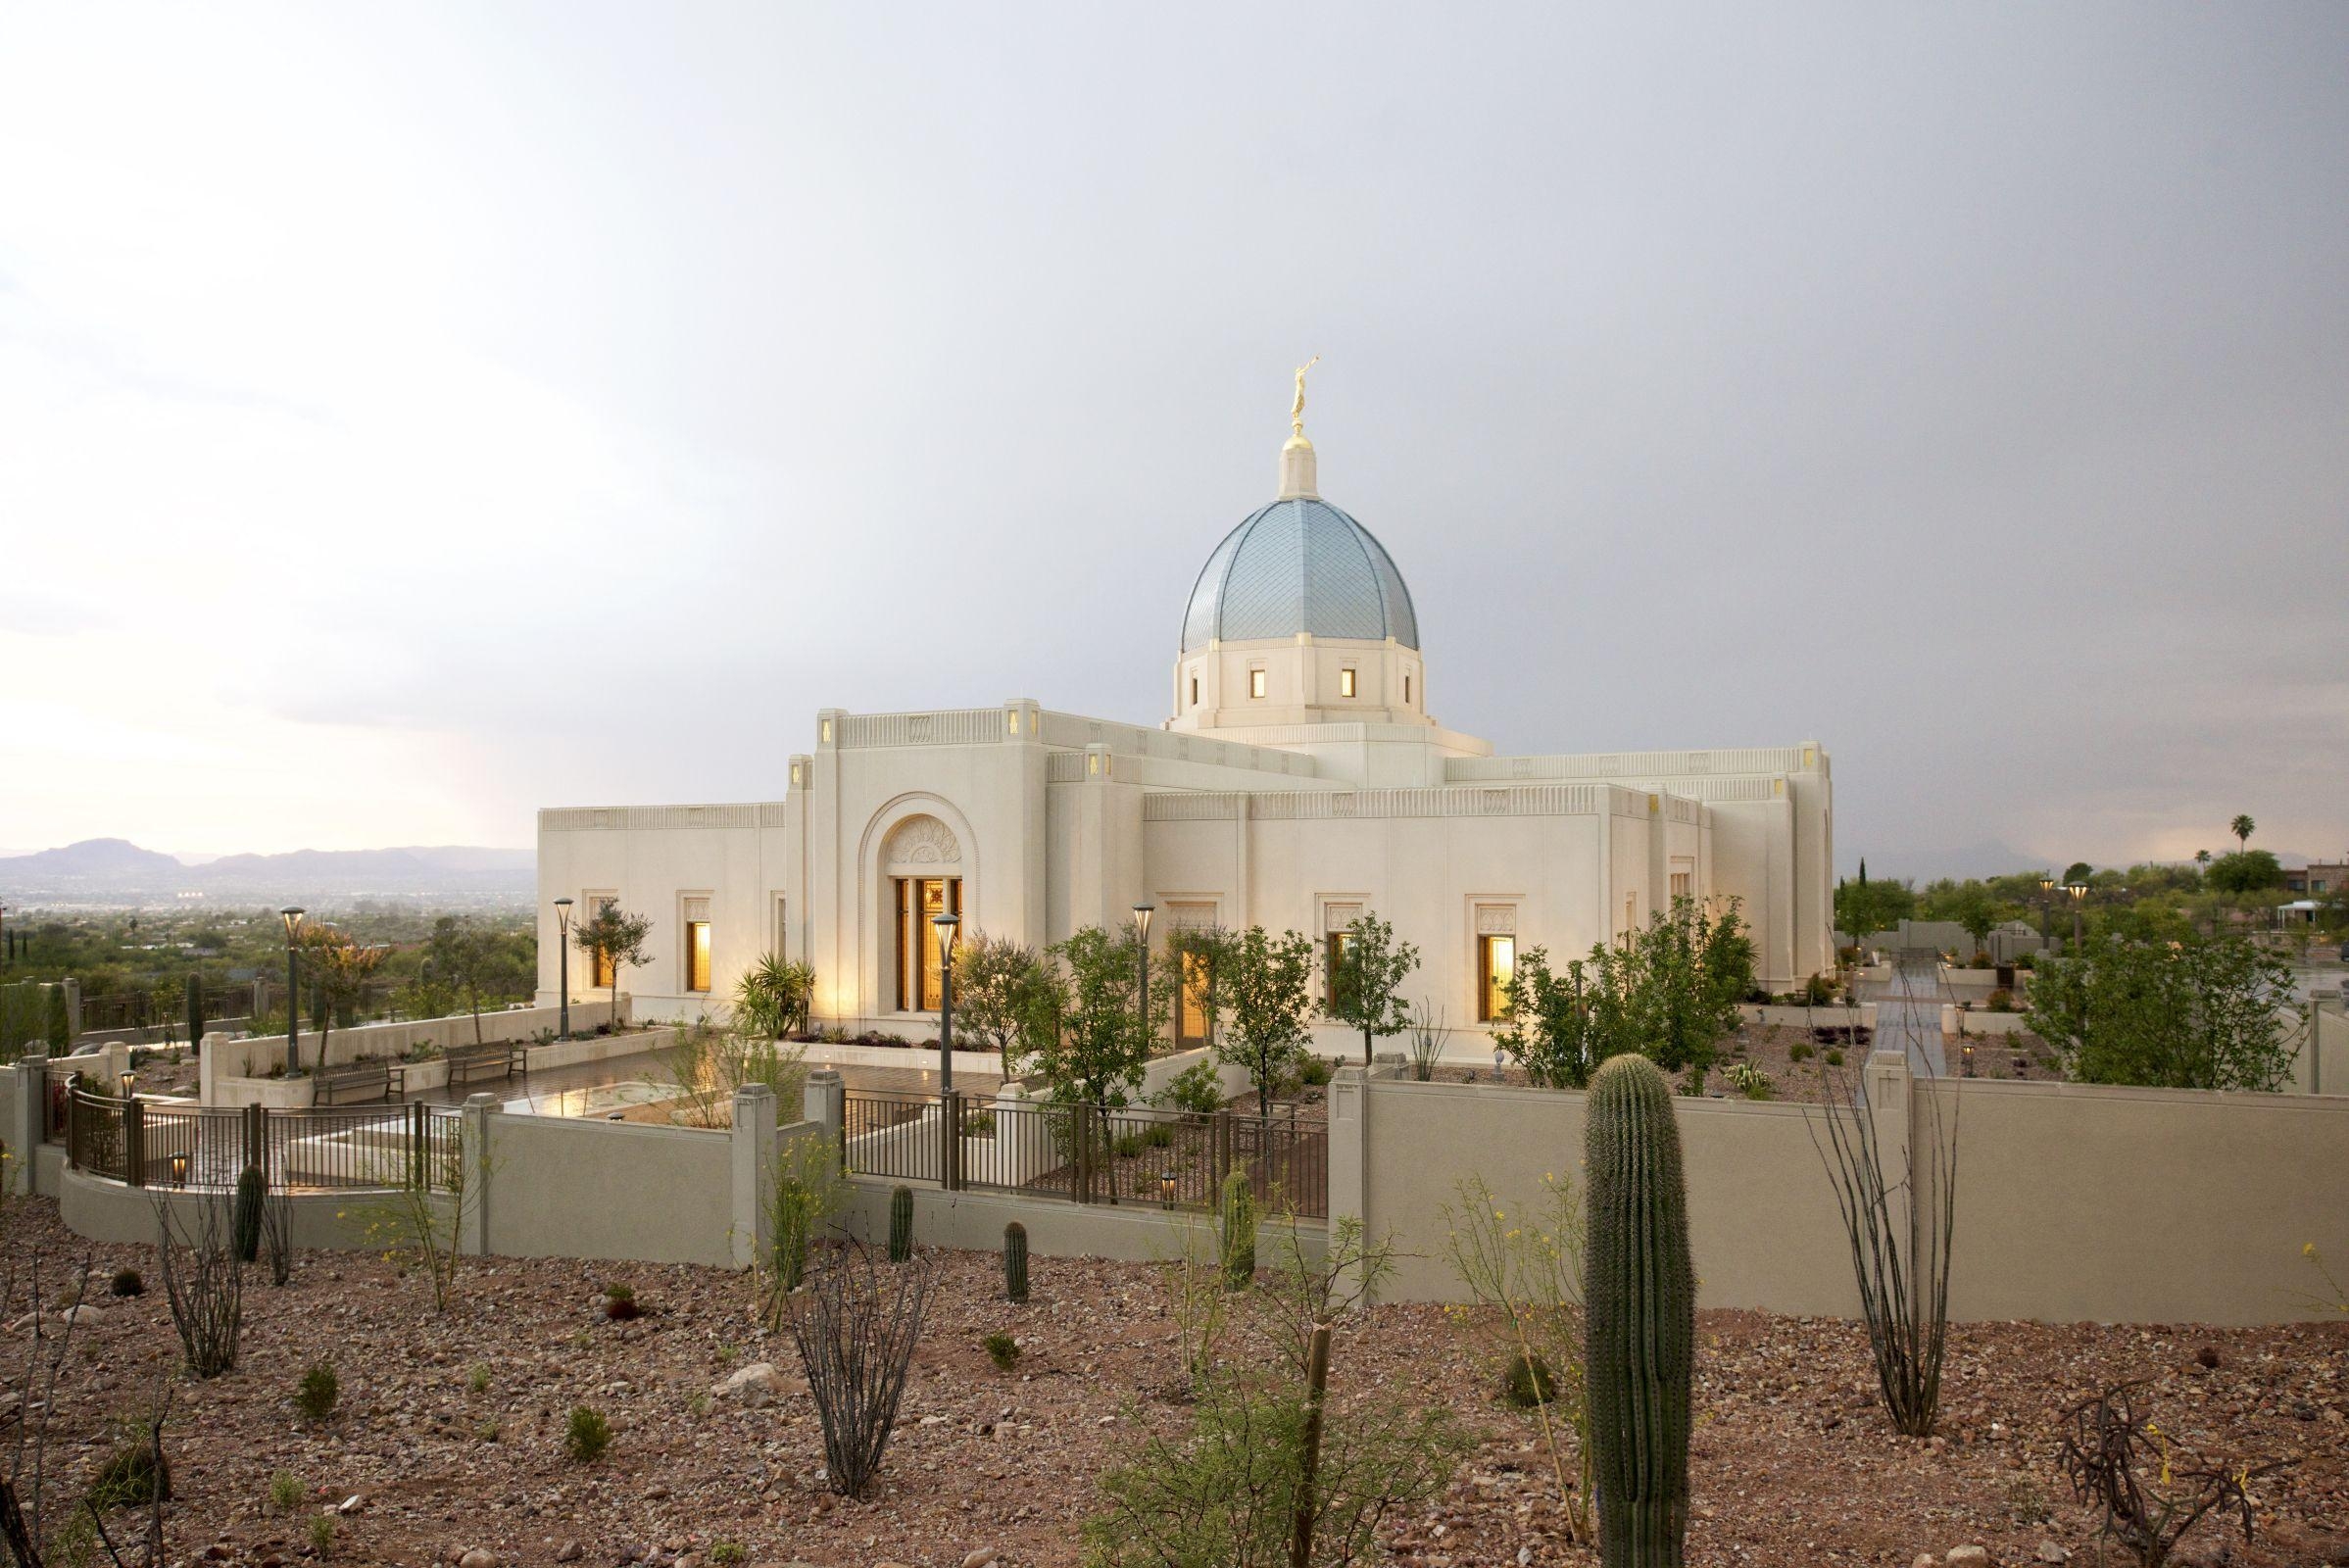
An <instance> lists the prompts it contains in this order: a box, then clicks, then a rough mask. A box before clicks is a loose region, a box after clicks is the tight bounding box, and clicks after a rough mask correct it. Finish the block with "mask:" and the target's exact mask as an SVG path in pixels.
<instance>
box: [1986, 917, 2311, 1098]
mask: <svg viewBox="0 0 2349 1568" xmlns="http://www.w3.org/2000/svg"><path fill="white" fill-rule="evenodd" d="M2026 1021H2027V1022H2028V1023H2029V1025H2030V1027H2031V1030H2032V1031H2033V1032H2034V1033H2036V1034H2037V1035H2038V1036H2039V1037H2040V1038H2041V1039H2043V1040H2045V1041H2046V1042H2047V1043H2048V1044H2050V1045H2052V1046H2054V1047H2055V1048H2056V1050H2057V1051H2058V1052H2059V1053H2061V1054H2062V1056H2063V1058H2064V1072H2065V1076H2066V1077H2068V1078H2070V1079H2072V1080H2073V1081H2074V1082H2077V1083H2093V1084H2135V1085H2140V1086H2144V1087H2148V1088H2157V1089H2249V1090H2275V1089H2280V1088H2281V1087H2282V1086H2283V1083H2284V1080H2285V1078H2286V1077H2287V1076H2288V1075H2289V1073H2290V1072H2291V1066H2292V1059H2293V1056H2294V1054H2295V1052H2296V1049H2297V1040H2298V1035H2299V1028H2296V1027H2295V1024H2296V1023H2297V1024H2298V1025H2299V1026H2300V1027H2301V1028H2304V1027H2305V1022H2306V1020H2305V1018H2302V1017H2301V1016H2300V1014H2299V1011H2298V1008H2297V1006H2296V1005H2295V1004H2294V1001H2293V992H2292V970H2291V966H2290V964H2288V963H2287V962H2286V961H2285V960H2284V959H2283V958H2282V957H2280V956H2276V955H2274V954H2271V953H2267V952H2265V951H2263V950H2262V949H2260V948H2258V947H2256V946H2254V945H2253V944H2252V943H2250V942H2247V941H2244V940H2242V939H2240V938H2234V937H2217V938H2211V937H2203V936H2200V935H2197V934H2195V933H2193V932H2190V931H2188V932H2185V933H2184V934H2182V935H2181V936H2178V937H2175V938H2173V939H2171V940H2168V941H2162V942H2139V941H2129V940H2123V939H2115V940H2110V941H2098V942H2091V943H2087V944H2085V945H2084V946H2083V947H2082V949H2081V950H2080V952H2079V953H2078V954H2074V955H2071V956H2065V957H2061V958H2056V959H2053V960H2050V961H2048V962H2046V963H2044V964H2042V965H2041V966H2040V968H2039V969H2038V970H2037V971H2036V973H2035V974H2034V976H2033V978H2032V980H2031V1009H2030V1011H2029V1013H2028V1014H2027V1015H2026Z"/></svg>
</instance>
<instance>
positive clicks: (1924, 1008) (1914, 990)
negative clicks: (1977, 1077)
mask: <svg viewBox="0 0 2349 1568" xmlns="http://www.w3.org/2000/svg"><path fill="white" fill-rule="evenodd" d="M1941 990H1942V987H1941V972H1940V969H1939V967H1938V966H1937V965H1936V964H1935V963H1934V961H1933V955H1932V954H1920V955H1917V956H1914V957H1902V958H1901V959H1899V960H1898V961H1897V962H1896V963H1895V965H1894V967H1893V970H1892V978H1891V979H1890V980H1888V981H1884V982H1881V983H1879V984H1877V985H1875V986H1872V987H1870V988H1869V991H1870V994H1869V995H1865V996H1863V997H1862V998H1861V1000H1862V1001H1864V1002H1873V1003H1875V1004H1876V1049H1877V1050H1878V1051H1900V1052H1903V1053H1905V1054H1907V1056H1908V1058H1909V1070H1910V1071H1911V1072H1915V1073H1922V1074H1925V1075H1927V1076H1930V1077H1933V1078H1942V1077H1946V1076H1948V1073H1949V1063H1948V1061H1947V1059H1946V1058H1945V1057H1944V1056H1943V1055H1942V1054H1941V1004H1942V1002H1943V1001H1944V1000H1946V999H1944V998H1943V997H1942V995H1941Z"/></svg>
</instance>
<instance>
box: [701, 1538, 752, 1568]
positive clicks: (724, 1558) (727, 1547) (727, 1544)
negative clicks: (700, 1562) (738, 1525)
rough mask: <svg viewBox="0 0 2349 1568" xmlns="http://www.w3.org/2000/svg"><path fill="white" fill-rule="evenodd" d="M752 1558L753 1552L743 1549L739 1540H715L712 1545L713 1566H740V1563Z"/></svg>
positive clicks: (728, 1567) (733, 1567)
mask: <svg viewBox="0 0 2349 1568" xmlns="http://www.w3.org/2000/svg"><path fill="white" fill-rule="evenodd" d="M750 1560H751V1554H750V1553H749V1552H747V1551H745V1550H744V1549H743V1546H742V1543H740V1542H739V1541H720V1542H715V1543H713V1544H711V1545H710V1564H711V1568H738V1565H739V1564H742V1563H746V1562H749V1561H750Z"/></svg>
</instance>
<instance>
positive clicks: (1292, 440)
mask: <svg viewBox="0 0 2349 1568" xmlns="http://www.w3.org/2000/svg"><path fill="white" fill-rule="evenodd" d="M1320 363H1321V356H1320V355H1318V354H1316V355H1314V356H1313V357H1312V358H1311V359H1309V360H1307V361H1306V362H1305V363H1304V364H1302V365H1300V366H1298V367H1297V401H1296V402H1295V403H1292V404H1291V405H1290V406H1289V439H1288V441H1287V442H1286V443H1284V444H1283V446H1282V447H1281V490H1280V499H1281V500H1283V501H1295V500H1298V499H1300V498H1303V497H1312V496H1318V495H1319V493H1320V492H1319V491H1317V490H1316V489H1315V488H1314V486H1315V484H1316V483H1317V479H1316V476H1315V474H1314V471H1313V470H1314V466H1315V465H1314V462H1313V443H1312V442H1310V441H1308V440H1306V439H1305V372H1306V371H1307V370H1310V369H1311V368H1313V367H1315V366H1316V365H1319V364H1320Z"/></svg>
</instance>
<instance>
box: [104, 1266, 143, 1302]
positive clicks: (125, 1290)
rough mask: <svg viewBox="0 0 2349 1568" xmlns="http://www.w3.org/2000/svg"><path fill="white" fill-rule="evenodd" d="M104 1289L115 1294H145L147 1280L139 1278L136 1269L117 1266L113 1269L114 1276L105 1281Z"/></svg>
mask: <svg viewBox="0 0 2349 1568" xmlns="http://www.w3.org/2000/svg"><path fill="white" fill-rule="evenodd" d="M106 1289H107V1290H108V1292H110V1293H111V1294H113V1295H115V1296H144V1295H146V1294H147V1282H146V1281H145V1280H143V1279H140V1278H139V1272H138V1270H137V1269H134V1268H119V1269H116V1270H115V1273H114V1278H113V1279H111V1280H108V1281H107V1282H106Z"/></svg>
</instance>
